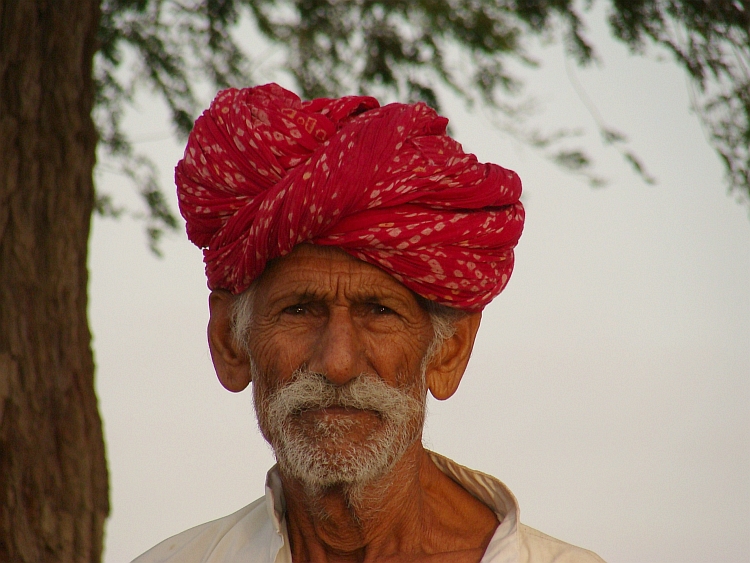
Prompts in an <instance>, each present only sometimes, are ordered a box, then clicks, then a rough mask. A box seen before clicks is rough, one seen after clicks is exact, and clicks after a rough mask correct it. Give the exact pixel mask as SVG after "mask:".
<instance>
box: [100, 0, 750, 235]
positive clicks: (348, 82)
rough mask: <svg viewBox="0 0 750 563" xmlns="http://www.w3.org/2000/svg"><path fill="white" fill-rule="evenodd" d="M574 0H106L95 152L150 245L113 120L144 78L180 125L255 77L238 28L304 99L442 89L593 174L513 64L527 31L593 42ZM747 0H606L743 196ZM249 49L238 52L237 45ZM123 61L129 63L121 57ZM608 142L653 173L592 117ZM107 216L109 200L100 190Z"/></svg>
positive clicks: (574, 52) (148, 187)
mask: <svg viewBox="0 0 750 563" xmlns="http://www.w3.org/2000/svg"><path fill="white" fill-rule="evenodd" d="M591 4H592V1H588V2H576V1H575V0H503V1H499V0H498V1H485V0H388V1H386V0H350V1H345V0H103V3H102V23H101V30H100V34H99V39H100V44H101V47H100V50H99V54H98V56H97V60H96V76H95V78H96V84H97V95H98V98H97V111H96V120H97V124H98V126H99V130H100V134H101V140H102V143H103V146H104V148H105V149H106V150H107V151H108V153H109V154H110V155H111V156H113V157H114V160H115V161H116V162H117V163H119V164H118V167H119V169H120V171H121V172H122V173H123V174H126V175H127V176H129V177H130V178H131V179H133V180H134V181H135V182H136V183H137V185H138V186H139V187H140V190H141V194H142V195H143V197H144V201H145V203H146V207H147V209H148V214H147V216H146V220H147V231H148V232H149V233H150V236H151V243H152V248H156V243H157V241H158V238H159V236H160V235H161V233H162V231H163V229H165V228H174V226H175V225H177V221H176V220H175V218H174V216H173V215H172V214H171V212H170V210H169V208H168V206H167V205H166V202H165V201H164V198H163V196H162V195H161V192H159V190H158V187H157V186H156V184H155V182H154V178H155V176H154V173H153V172H154V171H153V166H152V165H151V164H150V162H149V161H148V159H145V158H144V157H143V156H142V155H138V154H135V153H134V151H133V147H132V143H131V142H130V141H129V140H128V139H127V137H126V136H125V134H124V133H123V128H122V117H123V112H124V109H125V107H126V106H127V104H129V103H132V102H133V97H134V94H135V92H137V90H138V89H139V88H142V87H146V88H150V89H151V90H153V91H154V92H156V93H157V94H158V95H159V96H160V97H161V98H162V99H163V100H164V101H165V103H166V104H167V106H168V107H169V110H170V111H171V114H172V121H173V123H174V126H175V129H176V131H177V132H178V134H180V135H186V134H187V133H188V132H189V130H190V128H191V127H192V122H193V119H194V117H195V116H196V115H197V112H198V110H199V107H198V104H197V102H196V92H195V87H196V85H204V86H206V85H207V86H208V87H210V88H211V89H212V90H216V89H218V88H224V87H227V86H232V85H235V86H245V85H249V84H253V83H254V82H255V81H254V79H253V78H254V77H253V76H252V72H251V69H252V67H253V65H254V64H256V63H258V62H262V59H263V55H261V54H258V51H259V49H257V48H256V46H255V45H246V44H243V42H242V38H241V37H240V36H239V32H240V30H241V29H247V28H246V27H243V25H242V24H249V25H251V26H254V28H255V29H256V30H257V32H258V33H259V34H260V35H261V36H262V37H263V38H264V41H266V42H267V43H269V44H272V45H274V46H275V47H276V49H278V50H279V51H281V53H282V55H283V59H284V68H285V69H286V70H287V71H288V72H289V73H290V75H291V76H292V77H293V78H294V80H295V81H296V83H297V85H298V88H297V91H298V92H299V93H300V94H301V96H302V97H308V98H309V97H318V96H339V95H344V94H352V93H360V94H370V95H376V96H378V97H379V98H380V99H383V100H389V99H397V100H402V101H416V100H423V101H425V102H427V103H428V104H430V105H432V106H433V107H436V108H439V107H440V103H439V102H440V99H439V96H438V92H437V91H438V86H447V87H448V88H449V89H450V90H451V91H452V92H453V93H454V94H455V95H457V96H458V97H459V98H461V99H463V100H464V101H465V102H466V103H467V104H470V105H471V104H475V103H481V104H484V105H485V106H486V107H488V108H490V109H491V110H493V111H494V112H495V115H496V116H498V117H499V119H498V120H497V122H498V123H499V124H500V126H502V127H503V128H505V129H506V130H507V131H509V132H510V133H511V134H514V135H515V136H516V137H517V138H519V139H521V140H523V141H524V142H527V143H529V144H530V145H532V146H535V147H537V148H539V149H540V150H541V151H543V153H544V154H546V155H547V156H548V157H549V158H550V159H552V160H553V161H555V162H557V163H558V164H559V165H561V166H563V167H565V168H567V169H569V170H572V171H574V172H575V173H582V174H584V175H585V176H587V177H588V178H589V180H590V182H591V183H592V185H600V184H601V183H602V180H601V179H600V178H597V177H595V176H594V175H593V174H591V172H590V160H589V158H588V157H587V156H586V155H585V154H584V153H583V152H582V151H580V150H575V149H557V148H555V147H556V143H558V142H559V141H560V140H561V139H565V138H568V137H569V135H568V133H567V132H561V131H558V132H555V133H551V134H541V133H539V132H536V131H534V132H529V131H527V130H525V129H524V127H523V124H522V121H521V119H520V116H521V115H522V114H523V107H524V106H523V103H522V102H519V96H520V94H521V92H522V90H521V87H522V83H521V81H520V80H519V79H518V77H517V76H515V74H514V73H513V72H512V71H511V70H510V69H512V68H514V65H515V66H516V67H517V66H518V65H519V64H520V65H526V66H529V67H534V66H535V62H534V61H533V60H532V59H531V58H530V57H529V56H528V54H527V46H528V45H529V43H530V41H532V40H533V38H534V37H543V38H545V39H550V38H551V39H560V40H562V41H563V43H564V45H565V47H566V51H567V53H568V54H569V55H570V57H571V58H572V59H573V60H574V61H575V62H576V63H578V64H586V63H588V62H590V61H591V60H592V59H593V58H594V56H595V53H594V48H593V46H592V45H591V44H590V43H589V42H588V41H587V39H586V38H585V36H584V23H583V19H582V17H581V13H580V11H579V6H580V9H583V10H588V9H589V8H590V7H591ZM748 14H750V6H748V2H747V0H744V1H742V2H740V1H715V0H711V1H708V0H705V1H704V0H683V1H676V0H673V1H648V2H647V1H645V0H636V1H630V0H628V1H625V0H611V6H610V23H611V26H612V30H613V33H614V35H615V37H617V38H618V39H620V40H622V41H624V42H625V43H627V44H628V45H629V46H630V47H631V48H632V49H634V50H636V51H642V50H645V48H646V47H647V45H648V44H649V43H655V44H658V45H660V46H663V47H665V48H667V49H669V50H670V52H672V53H673V54H674V56H675V57H676V59H677V61H678V62H679V63H680V64H681V65H683V66H684V67H685V69H686V70H687V72H688V73H689V75H690V77H691V78H692V80H693V82H694V84H695V85H696V91H697V97H699V98H700V103H699V104H697V106H696V107H697V109H698V110H699V111H700V115H701V117H702V119H703V121H704V123H705V124H706V126H707V128H708V130H709V131H710V135H711V139H712V142H713V144H714V147H715V148H716V150H717V151H718V152H719V154H720V155H721V156H722V158H723V159H724V161H725V164H726V167H727V173H728V181H729V185H730V187H731V188H732V189H734V190H736V191H737V192H738V193H743V194H748V193H750V178H748V169H750V160H749V157H748V145H749V144H750V143H749V142H748V141H749V140H750V124H749V120H748V115H750V109H749V108H750V106H749V104H750V94H749V93H748V92H750V84H749V83H748V68H749V67H750V64H749V57H748V48H749V47H748V45H749V44H750V41H748V28H749V26H748ZM243 47H244V49H243ZM126 62H127V63H128V64H127V65H126V64H125V63H126ZM599 128H600V132H601V134H602V137H603V139H604V141H605V143H606V144H609V145H612V146H613V147H615V148H617V150H619V151H620V153H621V154H622V155H623V158H625V160H626V161H628V162H629V163H630V164H631V165H632V167H633V169H634V171H635V172H636V173H637V174H639V175H640V176H641V177H642V178H643V179H644V180H645V181H647V182H652V181H653V179H652V178H651V177H650V176H649V175H648V173H647V172H646V171H645V169H644V167H643V164H642V163H641V162H640V161H639V160H638V158H637V157H636V156H635V155H634V154H632V151H629V150H627V149H626V148H625V147H624V143H625V142H626V139H625V137H624V136H623V135H622V134H621V133H619V132H616V131H612V130H611V129H609V128H608V127H606V126H605V125H604V124H603V123H602V122H601V121H599ZM99 207H100V209H101V210H102V211H104V212H107V211H108V210H109V211H110V214H112V213H111V211H112V210H116V208H115V207H114V205H113V204H112V202H111V200H108V199H106V196H105V197H104V198H101V199H100V206H99Z"/></svg>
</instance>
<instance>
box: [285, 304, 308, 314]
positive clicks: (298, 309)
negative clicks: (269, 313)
mask: <svg viewBox="0 0 750 563" xmlns="http://www.w3.org/2000/svg"><path fill="white" fill-rule="evenodd" d="M306 312H307V308H306V307H305V306H304V305H291V306H290V307H286V308H284V313H285V314H287V315H304V314H305V313H306Z"/></svg>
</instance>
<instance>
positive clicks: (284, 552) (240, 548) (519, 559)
mask: <svg viewBox="0 0 750 563" xmlns="http://www.w3.org/2000/svg"><path fill="white" fill-rule="evenodd" d="M430 455H431V456H432V460H433V461H434V462H435V464H436V465H437V466H438V467H439V468H440V470H441V471H443V473H445V474H446V475H448V476H450V477H451V478H453V479H454V480H455V481H457V482H458V483H459V484H460V485H461V486H462V487H463V488H464V489H466V490H467V491H468V492H469V493H471V494H472V495H474V496H475V497H476V498H477V499H478V500H480V501H481V502H482V503H484V504H485V505H487V506H488V507H489V508H490V509H492V511H493V512H495V514H496V515H497V518H498V520H499V521H500V525H499V526H498V527H497V529H496V530H495V534H494V535H493V536H492V539H491V540H490V543H489V545H488V546H487V550H486V551H485V552H484V556H483V557H482V560H481V563H604V562H603V561H602V559H601V558H600V557H599V556H597V555H596V554H594V553H592V552H590V551H587V550H585V549H581V548H579V547H575V546H572V545H570V544H567V543H565V542H562V541H560V540H556V539H555V538H552V537H550V536H547V535H545V534H543V533H541V532H538V531H536V530H534V529H533V528H529V527H528V526H524V525H523V524H521V523H520V522H519V521H518V513H519V511H518V502H517V501H516V498H515V497H514V496H513V493H511V492H510V490H509V489H508V487H506V486H505V485H504V484H503V483H501V482H500V481H498V480H497V479H495V478H494V477H492V476H490V475H486V474H485V473H480V472H479V471H473V470H471V469H469V468H467V467H463V466H462V465H458V464H457V463H455V462H453V461H451V460H449V459H448V458H446V457H443V456H441V455H438V454H435V453H433V452H430ZM285 511H286V506H285V502H284V494H283V490H282V488H281V479H280V477H279V473H278V470H277V468H276V467H273V468H272V469H271V470H270V471H269V472H268V477H267V479H266V495H265V497H262V498H259V499H258V500H256V501H255V502H254V503H252V504H250V505H248V506H246V507H245V508H242V509H241V510H238V511H237V512H235V513H234V514H230V515H229V516H225V517H224V518H220V519H218V520H214V521H213V522H208V523H206V524H203V525H201V526H196V527H195V528H192V529H190V530H187V531H185V532H182V533H181V534H177V535H176V536H173V537H171V538H169V539H168V540H165V541H163V542H161V543H160V544H159V545H157V546H156V547H154V548H152V549H150V550H149V551H147V552H146V553H144V554H143V555H141V556H140V557H138V558H137V559H135V560H134V561H133V563H240V562H247V563H250V562H252V563H292V554H291V551H290V549H289V536H288V534H287V529H286V519H285V518H284V513H285Z"/></svg>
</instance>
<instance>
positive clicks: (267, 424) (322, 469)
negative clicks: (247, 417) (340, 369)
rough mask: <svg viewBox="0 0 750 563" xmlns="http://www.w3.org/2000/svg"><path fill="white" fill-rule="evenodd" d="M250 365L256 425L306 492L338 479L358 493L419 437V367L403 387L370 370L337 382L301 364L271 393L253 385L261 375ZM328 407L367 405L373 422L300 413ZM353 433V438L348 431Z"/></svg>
mask: <svg viewBox="0 0 750 563" xmlns="http://www.w3.org/2000/svg"><path fill="white" fill-rule="evenodd" d="M253 371H254V372H256V373H254V374H253V381H254V382H255V383H254V384H253V399H254V402H255V410H256V413H257V415H258V426H259V427H260V430H261V432H262V433H263V436H264V437H265V438H266V440H267V441H268V442H269V443H270V444H271V446H272V447H273V449H274V452H275V454H276V459H277V460H278V462H279V466H280V468H281V470H282V472H283V473H285V474H287V475H289V476H290V477H293V478H295V479H297V480H299V481H300V482H301V483H302V484H303V485H304V487H305V489H306V491H307V492H308V494H311V495H314V496H317V495H319V494H320V493H322V492H323V491H324V490H325V489H327V488H330V487H333V486H339V485H341V486H343V487H344V488H345V489H346V490H348V491H349V492H350V493H355V491H357V490H358V491H360V492H361V491H362V489H363V486H364V485H367V484H369V483H371V482H373V481H374V480H376V479H378V478H380V477H382V476H384V475H386V474H387V473H388V472H389V471H390V470H391V469H392V468H393V466H394V465H395V464H396V463H397V462H398V461H399V459H401V457H402V456H403V454H404V452H406V450H407V448H408V447H409V446H410V445H411V444H413V443H414V442H415V441H416V440H418V439H419V438H420V436H421V433H422V427H423V425H424V419H425V395H426V386H425V382H424V370H423V371H422V376H421V378H420V380H418V382H417V384H415V385H414V386H413V387H412V388H410V389H403V390H402V389H397V388H395V387H392V386H390V385H388V384H387V383H385V382H384V381H383V380H382V379H380V378H378V377H377V376H375V375H370V374H362V375H360V376H358V377H356V378H355V379H353V380H351V381H350V382H348V383H347V384H346V385H343V386H339V385H336V384H333V383H331V382H330V381H328V379H326V378H325V376H324V375H321V374H319V373H314V372H310V371H309V370H306V369H302V368H300V369H298V370H297V371H295V373H294V374H293V375H292V379H291V382H290V383H288V384H286V385H284V386H283V387H281V388H279V389H276V390H271V391H268V390H266V389H264V386H263V385H262V384H260V385H259V384H258V382H260V381H261V379H260V378H261V377H262V375H261V374H259V373H257V370H256V369H255V366H253ZM327 407H343V408H350V409H359V410H363V411H372V412H373V413H375V414H374V415H373V416H377V421H376V422H370V421H371V420H372V419H371V418H369V417H368V419H369V421H362V420H360V419H356V418H354V417H351V418H349V417H340V416H336V417H322V418H315V419H314V420H313V421H312V422H310V421H308V422H303V421H302V420H301V417H300V415H301V413H304V412H305V411H310V410H319V409H324V408H327ZM355 431H356V432H357V434H356V435H357V436H359V438H358V439H354V438H353V437H352V432H355ZM363 435H364V436H365V437H364V439H363V438H362V436H363ZM355 496H358V495H356V494H355Z"/></svg>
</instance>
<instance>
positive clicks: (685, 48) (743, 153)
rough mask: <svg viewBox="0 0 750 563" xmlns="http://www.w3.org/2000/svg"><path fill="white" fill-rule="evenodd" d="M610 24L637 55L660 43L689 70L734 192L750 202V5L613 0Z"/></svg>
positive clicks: (742, 1) (727, 0) (713, 0)
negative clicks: (653, 44)
mask: <svg viewBox="0 0 750 563" xmlns="http://www.w3.org/2000/svg"><path fill="white" fill-rule="evenodd" d="M609 21H610V25H611V27H612V31H613V34H614V35H615V37H617V38H618V39H620V40H622V41H624V42H625V43H627V44H628V45H629V46H630V48H631V49H632V50H633V51H634V52H642V51H644V50H645V49H646V47H647V45H648V44H649V43H655V44H657V45H660V46H661V47H664V48H666V49H667V50H669V51H670V52H671V53H672V55H674V57H675V59H676V61H677V63H678V64H680V65H681V66H682V67H683V68H684V69H685V70H686V71H687V73H688V75H689V76H690V78H691V82H692V85H693V88H694V90H693V106H694V109H695V111H697V112H698V114H699V115H700V117H701V120H702V122H703V124H704V126H705V128H706V130H707V133H708V136H709V138H710V140H711V144H712V145H713V147H714V149H715V150H716V151H717V152H718V154H719V156H720V157H721V158H722V160H723V162H724V165H725V167H726V175H727V183H728V185H729V188H730V190H733V191H734V192H735V193H736V194H737V195H738V196H739V197H740V198H742V199H744V200H745V202H750V1H748V0H660V1H645V0H612V8H611V10H610V16H609Z"/></svg>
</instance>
